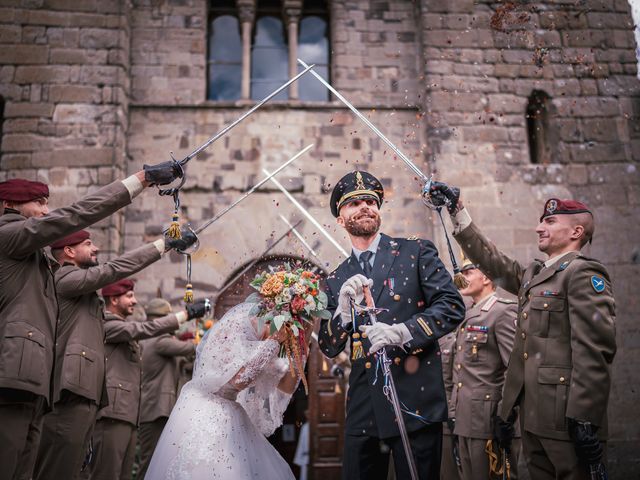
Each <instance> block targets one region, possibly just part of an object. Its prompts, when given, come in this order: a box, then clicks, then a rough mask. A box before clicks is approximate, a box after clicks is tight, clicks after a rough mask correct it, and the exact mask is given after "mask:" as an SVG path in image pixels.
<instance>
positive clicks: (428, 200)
mask: <svg viewBox="0 0 640 480" xmlns="http://www.w3.org/2000/svg"><path fill="white" fill-rule="evenodd" d="M298 63H299V64H300V65H302V66H303V67H305V68H309V65H307V64H306V63H305V62H303V61H302V60H300V59H298ZM310 72H311V75H313V76H314V77H316V78H317V79H318V81H319V82H320V83H322V84H323V85H324V86H325V87H326V88H327V89H328V90H329V91H330V92H331V93H333V94H334V95H335V96H336V97H337V98H338V100H340V101H341V102H342V103H344V104H345V105H346V106H347V107H349V110H351V111H352V112H353V113H354V114H355V115H356V116H357V117H358V118H359V119H360V120H362V121H363V122H364V124H365V125H366V126H367V127H369V128H370V129H371V130H372V131H373V133H375V134H376V135H377V136H378V137H379V138H380V139H381V140H382V141H383V142H384V143H386V144H387V146H388V147H389V148H390V149H391V150H393V151H394V152H395V153H396V155H398V157H400V160H402V161H403V162H404V163H405V164H406V165H407V166H408V167H409V168H410V169H411V170H412V171H413V173H415V174H416V175H417V177H418V179H419V180H422V201H423V203H424V204H425V205H426V206H427V207H428V208H430V209H431V210H434V211H436V212H437V213H438V216H439V217H440V223H441V224H442V228H443V230H444V237H445V240H446V241H447V248H448V250H449V256H450V257H451V265H452V267H453V273H454V281H455V284H456V286H457V287H458V288H465V287H466V286H468V284H467V283H466V280H465V278H464V277H463V275H462V273H461V272H460V268H459V267H458V263H457V262H456V257H455V255H454V253H453V248H452V247H451V241H450V240H449V235H448V234H447V229H446V227H445V225H444V220H443V219H442V207H443V206H444V205H445V204H446V201H445V203H444V204H439V205H436V204H435V203H434V199H433V198H432V196H431V181H432V177H433V175H432V176H431V177H427V176H426V175H425V174H424V173H422V171H421V170H420V169H419V168H418V167H417V166H416V165H415V163H413V162H412V161H411V160H410V159H409V157H407V156H406V155H405V154H404V153H402V151H401V150H400V149H399V148H398V147H396V146H395V145H394V144H393V142H392V141H391V140H389V139H388V138H387V137H385V136H384V134H383V133H382V132H381V131H380V130H378V128H377V127H376V126H375V125H374V124H373V123H371V122H370V121H369V119H368V118H367V117H365V116H364V115H363V114H362V113H360V111H359V110H358V109H357V108H356V107H354V106H353V105H352V104H351V102H349V100H347V99H346V98H344V97H343V96H342V94H341V93H340V92H338V91H337V90H336V89H335V88H333V86H331V84H330V83H329V82H327V81H326V80H325V79H324V78H322V77H321V76H320V75H319V74H318V73H316V71H315V70H310Z"/></svg>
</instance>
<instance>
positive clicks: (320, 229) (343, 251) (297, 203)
mask: <svg viewBox="0 0 640 480" xmlns="http://www.w3.org/2000/svg"><path fill="white" fill-rule="evenodd" d="M262 171H263V172H264V173H265V174H267V175H269V176H270V180H271V181H272V182H273V184H274V185H275V186H276V187H278V188H279V189H280V191H281V192H282V193H284V195H285V197H287V198H288V199H289V200H290V201H291V203H293V204H294V205H295V207H296V208H297V209H298V210H300V212H301V213H302V214H303V215H304V216H305V217H307V219H308V220H309V221H310V222H311V223H312V224H313V225H314V226H315V227H316V228H317V229H318V230H319V231H320V233H322V234H323V235H324V236H325V237H326V238H327V240H329V241H330V242H331V243H332V244H333V246H334V247H336V248H337V249H338V251H339V252H340V253H341V254H342V255H344V256H345V257H348V256H349V254H348V253H347V251H346V250H345V249H344V248H342V246H341V245H340V244H339V243H338V242H337V241H336V240H335V239H334V238H333V237H332V236H331V235H329V233H328V232H327V231H326V230H325V228H324V227H323V226H322V224H321V223H320V222H318V221H317V220H316V219H315V218H314V217H313V216H312V215H311V214H310V213H309V212H307V210H306V209H305V208H304V207H303V206H302V205H301V204H300V202H298V201H297V200H296V199H295V198H294V196H293V195H291V193H289V191H288V190H287V189H286V188H284V187H283V186H282V184H281V183H280V182H279V181H278V180H276V179H275V178H274V177H273V175H270V174H269V171H268V170H266V169H264V168H263V169H262Z"/></svg>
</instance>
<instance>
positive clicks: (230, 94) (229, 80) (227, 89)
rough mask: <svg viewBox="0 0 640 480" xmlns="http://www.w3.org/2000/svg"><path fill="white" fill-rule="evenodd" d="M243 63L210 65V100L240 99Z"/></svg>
mask: <svg viewBox="0 0 640 480" xmlns="http://www.w3.org/2000/svg"><path fill="white" fill-rule="evenodd" d="M241 80H242V66H241V65H225V64H211V65H209V92H208V98H209V99H210V100H238V99H239V98H240V82H241Z"/></svg>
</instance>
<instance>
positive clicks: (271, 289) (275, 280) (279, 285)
mask: <svg viewBox="0 0 640 480" xmlns="http://www.w3.org/2000/svg"><path fill="white" fill-rule="evenodd" d="M278 273H281V272H278ZM282 273H283V275H282V276H280V275H278V274H276V275H271V276H270V277H269V278H267V280H266V281H265V282H264V283H263V284H262V287H261V288H260V293H261V294H262V295H264V296H265V297H275V296H276V295H278V294H279V293H280V292H282V289H283V288H284V283H283V282H282V280H283V278H284V272H282Z"/></svg>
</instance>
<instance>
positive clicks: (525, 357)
mask: <svg viewBox="0 0 640 480" xmlns="http://www.w3.org/2000/svg"><path fill="white" fill-rule="evenodd" d="M523 357H524V359H525V360H526V359H527V358H529V355H528V354H527V352H524V355H523Z"/></svg>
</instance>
